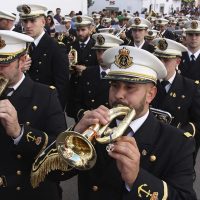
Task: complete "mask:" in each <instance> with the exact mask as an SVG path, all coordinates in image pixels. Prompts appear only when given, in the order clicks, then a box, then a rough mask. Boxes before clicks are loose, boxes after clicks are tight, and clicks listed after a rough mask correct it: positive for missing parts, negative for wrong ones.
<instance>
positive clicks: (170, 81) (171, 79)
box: [168, 72, 176, 84]
mask: <svg viewBox="0 0 200 200" xmlns="http://www.w3.org/2000/svg"><path fill="white" fill-rule="evenodd" d="M175 76H176V72H175V73H174V75H173V76H172V77H171V78H170V79H169V80H168V81H169V83H170V84H172V83H173V81H174V79H175Z"/></svg>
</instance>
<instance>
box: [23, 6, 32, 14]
mask: <svg viewBox="0 0 200 200" xmlns="http://www.w3.org/2000/svg"><path fill="white" fill-rule="evenodd" d="M22 11H23V13H24V14H26V15H28V14H30V13H31V8H30V7H29V6H28V5H23V6H22Z"/></svg>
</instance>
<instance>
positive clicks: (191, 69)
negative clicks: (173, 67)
mask: <svg viewBox="0 0 200 200" xmlns="http://www.w3.org/2000/svg"><path fill="white" fill-rule="evenodd" d="M185 28H186V30H185V33H186V45H187V48H188V50H187V51H186V52H184V53H183V55H182V59H181V63H180V65H179V69H180V72H181V74H182V75H183V76H185V77H188V78H190V79H193V80H196V81H197V82H199V80H200V68H199V65H200V56H199V53H200V21H197V20H192V21H189V22H186V24H185Z"/></svg>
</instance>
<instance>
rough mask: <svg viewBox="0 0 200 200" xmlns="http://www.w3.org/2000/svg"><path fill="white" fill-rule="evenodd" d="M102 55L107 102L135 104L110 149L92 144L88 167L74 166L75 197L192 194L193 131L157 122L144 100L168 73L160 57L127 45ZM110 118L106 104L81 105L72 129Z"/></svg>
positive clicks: (182, 198) (183, 199) (184, 197)
mask: <svg viewBox="0 0 200 200" xmlns="http://www.w3.org/2000/svg"><path fill="white" fill-rule="evenodd" d="M144 58H145V59H144ZM103 61H104V63H105V64H108V65H111V68H110V72H109V73H108V75H107V76H106V77H105V78H106V79H108V80H110V81H111V86H110V91H109V103H110V106H111V107H115V106H117V105H119V104H120V105H124V106H128V107H129V108H134V109H135V111H136V115H135V118H134V119H133V121H132V122H131V123H130V124H129V128H127V130H126V131H125V132H124V136H121V137H118V138H117V140H116V141H112V132H111V133H110V141H111V142H113V143H112V148H110V151H109V152H107V151H106V148H105V147H106V146H105V145H102V144H99V143H96V144H94V146H95V149H96V153H97V162H96V164H95V166H94V167H93V168H92V169H90V170H85V171H81V172H79V171H75V172H76V173H78V185H79V198H80V199H87V200H93V199H97V200H102V199H115V200H122V199H124V200H131V199H136V200H141V199H150V200H157V199H168V200H175V199H176V200H188V199H196V196H195V193H194V190H193V180H192V178H193V173H194V170H193V152H194V140H193V137H191V134H189V133H184V131H182V130H179V129H176V128H174V127H172V126H170V125H166V124H163V123H161V122H159V121H158V120H157V119H156V118H155V117H154V116H153V115H152V113H151V112H150V111H149V104H150V103H151V101H152V100H153V98H154V97H155V95H156V91H157V89H156V83H157V79H161V78H164V77H165V76H166V75H167V72H166V68H165V67H164V65H163V63H162V62H161V61H160V60H159V59H157V58H156V57H155V56H154V55H153V54H151V53H149V52H147V51H144V50H142V49H138V48H135V47H126V46H120V47H114V48H110V49H108V50H106V51H105V52H104V54H103ZM120 121H121V118H119V119H117V120H116V121H114V122H113V123H114V124H113V126H116V125H120ZM109 122H110V115H109V110H108V108H107V107H105V106H100V107H98V108H97V109H94V110H92V111H86V112H85V114H84V116H83V118H82V119H81V120H80V121H79V123H78V124H76V126H75V127H74V131H76V132H79V133H83V132H84V131H85V130H86V129H87V128H88V127H90V126H91V125H94V124H98V123H99V124H102V125H106V124H107V123H109ZM72 148H73V147H72ZM48 153H50V152H49V151H48ZM48 155H49V154H46V156H47V158H48ZM49 156H50V155H49ZM44 159H46V158H44ZM39 163H40V162H39ZM73 172H74V170H72V171H70V172H66V173H67V174H69V173H73ZM62 177H64V175H63V176H62ZM57 178H58V175H57ZM183 180H184V181H183Z"/></svg>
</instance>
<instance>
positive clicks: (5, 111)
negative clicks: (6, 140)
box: [0, 99, 21, 138]
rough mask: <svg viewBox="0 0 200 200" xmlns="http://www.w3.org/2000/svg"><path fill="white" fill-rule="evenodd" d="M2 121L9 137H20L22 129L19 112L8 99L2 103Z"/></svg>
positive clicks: (0, 104)
mask: <svg viewBox="0 0 200 200" xmlns="http://www.w3.org/2000/svg"><path fill="white" fill-rule="evenodd" d="M0 121H1V124H2V126H3V127H4V129H5V131H6V133H7V134H8V135H9V136H11V137H12V138H17V137H19V136H20V133H21V127H20V125H19V122H18V117H17V111H16V109H15V107H14V106H13V105H12V104H11V102H10V101H9V100H7V99H5V100H1V101H0Z"/></svg>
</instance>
